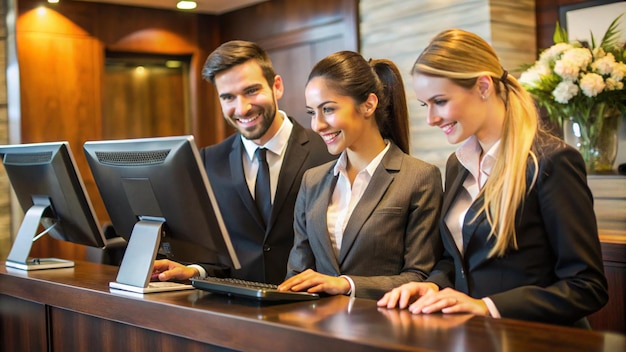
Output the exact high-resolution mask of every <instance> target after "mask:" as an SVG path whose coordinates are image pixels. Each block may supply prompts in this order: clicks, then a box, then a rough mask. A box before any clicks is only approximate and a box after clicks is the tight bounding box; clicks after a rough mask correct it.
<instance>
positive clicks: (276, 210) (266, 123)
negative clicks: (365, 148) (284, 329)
mask: <svg viewBox="0 0 626 352" xmlns="http://www.w3.org/2000/svg"><path fill="white" fill-rule="evenodd" d="M202 76H203V77H204V78H205V79H206V80H208V81H211V82H212V83H213V84H214V85H215V88H216V89H217V92H218V95H219V99H220V104H221V107H222V112H223V114H224V118H225V119H226V121H227V122H228V123H229V124H230V125H232V126H233V127H234V128H236V129H237V131H238V132H237V133H235V134H234V135H232V136H230V137H228V138H227V139H226V140H224V141H222V142H221V143H219V144H216V145H213V146H209V147H206V148H203V149H202V150H201V152H200V154H201V157H202V160H203V162H204V165H205V168H206V171H207V174H208V177H209V180H210V181H211V185H212V188H213V191H214V193H215V196H216V198H217V202H218V204H219V206H220V211H221V213H222V216H223V217H224V222H225V224H226V228H227V229H228V232H229V234H230V236H231V240H232V242H233V246H234V248H235V252H236V253H237V256H238V259H239V261H240V263H241V268H240V269H238V270H235V269H234V268H230V267H225V266H223V265H218V264H215V263H199V264H192V265H187V266H185V265H182V264H179V263H176V262H173V261H170V260H157V261H156V262H155V267H154V275H153V279H157V278H158V280H161V281H166V280H172V279H175V280H186V279H189V278H191V277H206V276H222V277H224V276H225V277H235V278H240V279H244V280H250V281H258V282H268V283H275V284H278V283H280V282H282V281H283V280H284V279H285V274H286V270H287V260H288V257H289V251H290V250H291V247H292V246H293V215H294V204H295V200H296V196H297V193H298V189H299V187H300V181H301V180H302V175H303V174H304V171H306V170H307V169H309V168H311V167H313V166H317V165H320V164H323V163H325V162H327V161H330V160H332V159H333V158H334V157H333V156H331V155H330V154H329V153H328V151H327V149H326V146H325V144H324V142H323V141H322V139H321V138H320V136H319V135H317V134H316V133H314V132H313V131H311V130H309V129H305V128H303V127H302V126H300V125H299V124H298V123H297V122H296V121H294V120H292V119H291V118H289V117H287V115H286V114H285V113H284V112H283V111H280V110H279V109H278V100H279V99H280V98H281V97H282V95H283V81H282V78H281V77H280V76H279V75H277V74H276V73H275V71H274V69H273V67H272V63H271V61H270V59H269V56H268V55H267V53H266V52H265V51H264V50H263V49H262V48H260V47H259V46H258V45H256V44H254V43H251V42H246V41H230V42H227V43H224V44H222V45H221V46H220V47H218V48H217V49H216V50H215V51H213V53H211V55H209V57H208V58H207V61H206V63H205V65H204V68H203V70H202ZM260 147H263V148H265V149H266V150H267V152H266V154H267V156H266V160H267V164H268V166H269V180H270V181H269V190H270V191H271V192H270V194H271V196H270V201H271V211H270V210H268V213H269V214H268V215H267V216H268V217H269V218H268V219H264V217H263V214H262V211H261V210H260V209H259V206H257V205H256V203H255V186H256V183H257V182H256V178H257V172H258V170H260V169H262V167H261V166H259V165H260V164H261V162H260V161H259V160H258V159H257V158H256V157H255V152H256V149H257V148H260ZM257 198H259V197H257ZM268 206H269V204H268Z"/></svg>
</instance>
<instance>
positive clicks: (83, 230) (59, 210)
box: [0, 142, 105, 270]
mask: <svg viewBox="0 0 626 352" xmlns="http://www.w3.org/2000/svg"><path fill="white" fill-rule="evenodd" d="M0 155H1V158H2V163H3V165H4V169H5V170H6V173H7V176H8V178H9V182H10V183H11V186H12V188H13V190H14V192H15V195H16V197H17V200H18V201H19V204H20V206H21V208H22V210H23V211H24V213H25V215H24V218H23V220H22V223H21V226H20V228H19V230H18V233H17V236H16V238H15V241H14V242H13V246H12V247H11V251H10V252H9V255H8V257H7V261H6V266H8V267H13V268H18V269H23V270H37V269H51V268H61V267H71V266H74V263H73V262H72V261H69V260H62V259H57V258H30V251H31V247H32V244H33V242H34V241H35V240H36V239H38V238H39V237H41V236H43V235H45V234H49V235H50V236H52V237H53V238H55V239H58V240H63V241H67V242H72V243H76V244H80V245H85V246H91V247H101V248H102V247H104V246H105V236H104V234H103V231H102V228H101V227H100V224H99V222H98V220H97V218H96V215H95V212H94V209H93V206H92V204H91V201H90V199H89V196H88V194H87V192H86V191H85V186H84V184H83V180H82V178H81V175H80V173H79V170H78V168H77V167H76V162H75V160H74V156H73V154H72V151H71V149H70V145H69V143H68V142H51V143H32V144H15V145H4V146H0ZM42 229H43V230H42ZM40 230H41V231H40Z"/></svg>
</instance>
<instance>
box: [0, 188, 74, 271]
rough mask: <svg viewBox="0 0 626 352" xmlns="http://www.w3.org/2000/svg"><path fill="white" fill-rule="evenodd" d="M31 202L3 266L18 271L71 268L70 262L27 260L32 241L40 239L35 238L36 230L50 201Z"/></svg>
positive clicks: (46, 259)
mask: <svg viewBox="0 0 626 352" xmlns="http://www.w3.org/2000/svg"><path fill="white" fill-rule="evenodd" d="M33 202H34V204H33V206H31V207H30V208H29V209H28V211H27V212H26V214H25V215H24V220H23V221H22V224H21V225H20V229H19V230H18V231H17V237H16V238H15V242H13V246H12V247H11V252H9V256H8V257H7V260H6V262H5V265H6V266H7V267H10V268H16V269H20V270H42V269H58V268H71V267H73V266H74V262H73V261H71V260H64V259H58V258H29V255H30V250H31V248H32V246H33V241H35V240H36V239H37V238H39V237H41V235H38V236H37V237H35V235H37V230H39V224H40V222H41V218H42V216H43V215H44V213H45V212H46V211H49V210H50V200H49V199H47V198H42V197H34V198H33ZM53 226H54V225H53ZM45 233H46V232H44V234H45Z"/></svg>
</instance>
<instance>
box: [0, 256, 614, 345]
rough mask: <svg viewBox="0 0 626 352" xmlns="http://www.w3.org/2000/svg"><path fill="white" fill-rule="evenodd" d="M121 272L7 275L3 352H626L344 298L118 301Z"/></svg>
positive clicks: (607, 336) (533, 330)
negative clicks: (115, 283) (115, 284)
mask: <svg viewBox="0 0 626 352" xmlns="http://www.w3.org/2000/svg"><path fill="white" fill-rule="evenodd" d="M116 274H117V267H113V266H107V265H100V264H93V263H88V262H77V263H76V266H75V267H74V268H68V269H54V270H43V271H33V272H24V271H14V270H12V269H10V268H6V267H5V266H4V265H3V264H2V265H0V331H1V332H2V345H3V346H2V348H0V349H1V350H3V351H64V352H67V351H207V350H208V351H214V350H215V351H226V350H243V351H269V350H272V351H286V350H295V351H315V352H330V351H342V352H347V351H374V350H377V351H379V350H399V351H480V352H484V351H587V352H588V351H626V336H625V335H623V334H620V333H610V332H598V331H586V330H579V329H574V328H565V327H559V326H553V325H546V324H537V323H529V322H524V321H517V320H509V319H491V318H485V317H475V316H470V315H439V314H435V315H425V316H421V315H411V314H409V313H408V312H407V311H405V310H403V311H401V310H388V309H378V308H377V307H376V304H375V301H371V300H364V299H356V300H353V301H351V300H350V299H349V298H347V297H344V296H337V297H327V298H322V299H320V300H317V301H309V302H296V303H283V304H261V303H258V302H256V301H251V300H246V299H240V298H229V297H227V296H222V295H215V294H210V293H207V292H204V291H200V290H190V291H179V292H174V293H158V294H150V295H145V296H143V297H133V296H125V295H119V294H114V293H111V292H109V288H108V283H109V281H111V280H114V278H115V276H116Z"/></svg>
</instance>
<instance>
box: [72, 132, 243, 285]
mask: <svg viewBox="0 0 626 352" xmlns="http://www.w3.org/2000/svg"><path fill="white" fill-rule="evenodd" d="M84 150H85V154H86V156H87V160H88V162H89V166H90V168H91V171H92V173H93V176H94V179H95V181H96V184H97V186H98V189H99V190H100V194H101V196H102V199H103V201H104V204H105V206H106V208H107V211H108V213H109V216H110V218H111V222H112V224H113V227H114V228H115V230H116V232H117V233H118V234H119V235H121V236H122V237H124V238H126V239H127V240H128V241H129V244H128V249H127V251H126V254H125V255H124V259H123V260H122V265H121V266H120V271H119V273H118V279H117V281H118V282H120V281H122V283H124V284H129V285H139V286H140V285H141V284H143V285H144V286H145V285H147V281H148V280H149V277H150V273H151V271H152V261H153V260H154V259H155V258H154V256H155V253H156V252H155V251H156V250H157V249H158V248H157V247H158V246H159V243H160V249H161V252H162V253H164V254H165V255H166V256H167V257H168V258H170V259H172V260H176V261H179V262H190V263H192V262H216V261H217V262H218V263H216V264H224V265H227V266H230V267H232V268H234V269H239V268H240V267H241V265H240V263H239V260H238V258H237V255H236V253H235V250H234V248H233V246H232V243H231V241H230V237H229V235H228V231H227V229H226V226H225V225H224V221H223V219H222V214H221V213H220V209H219V207H218V204H217V201H216V199H215V196H214V194H213V190H212V188H211V185H210V183H209V180H208V177H207V175H206V171H205V170H204V167H203V166H202V163H201V161H200V156H199V152H198V149H197V147H196V145H195V142H194V139H193V137H192V136H176V137H157V138H140V139H125V140H108V141H93V142H86V143H85V145H84ZM140 237H142V238H143V239H142V238H140ZM157 237H158V238H157ZM151 238H152V239H151ZM155 238H156V243H155ZM138 247H139V248H138ZM133 253H134V254H133ZM132 255H134V256H138V257H140V258H127V257H130V256H132ZM138 261H139V263H138ZM148 261H149V262H150V263H149V265H150V266H149V268H148V267H146V265H147V264H146V263H148Z"/></svg>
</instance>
